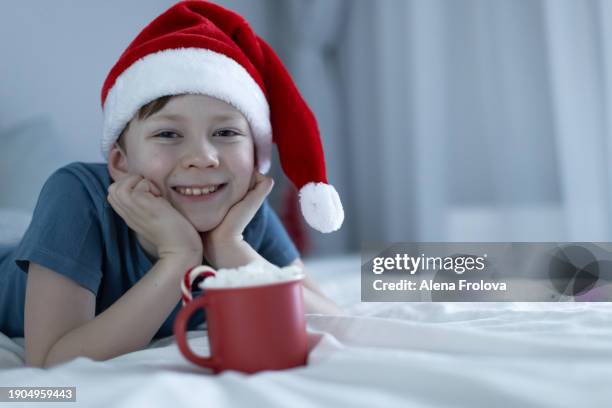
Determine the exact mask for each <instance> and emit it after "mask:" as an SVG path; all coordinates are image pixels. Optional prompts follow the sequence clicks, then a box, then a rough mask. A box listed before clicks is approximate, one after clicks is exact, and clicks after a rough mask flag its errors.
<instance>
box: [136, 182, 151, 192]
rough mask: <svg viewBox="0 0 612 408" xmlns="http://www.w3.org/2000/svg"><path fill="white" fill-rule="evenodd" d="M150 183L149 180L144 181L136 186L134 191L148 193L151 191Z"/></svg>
mask: <svg viewBox="0 0 612 408" xmlns="http://www.w3.org/2000/svg"><path fill="white" fill-rule="evenodd" d="M149 184H150V183H149V181H148V180H147V179H144V178H143V179H142V180H140V181H139V182H138V183H136V185H135V186H134V191H142V192H143V193H146V192H148V191H149Z"/></svg>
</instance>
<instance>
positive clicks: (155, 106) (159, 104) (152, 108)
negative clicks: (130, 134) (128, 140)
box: [117, 95, 176, 152]
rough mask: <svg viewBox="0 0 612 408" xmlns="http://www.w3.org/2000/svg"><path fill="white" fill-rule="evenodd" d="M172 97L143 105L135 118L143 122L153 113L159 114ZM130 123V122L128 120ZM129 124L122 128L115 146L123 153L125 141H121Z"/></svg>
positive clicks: (160, 98)
mask: <svg viewBox="0 0 612 408" xmlns="http://www.w3.org/2000/svg"><path fill="white" fill-rule="evenodd" d="M174 96H176V95H166V96H162V97H159V98H157V99H154V100H152V101H151V102H149V103H147V104H146V105H144V106H142V107H141V108H140V109H138V112H137V113H136V116H138V119H139V120H143V119H146V118H148V117H149V116H151V115H153V114H154V113H156V112H159V111H160V110H161V109H162V108H163V107H164V106H166V104H167V103H168V102H169V101H170V99H172V98H173V97H174ZM130 122H131V120H130ZM130 122H128V124H127V125H125V127H124V128H123V130H122V131H121V133H120V134H119V137H118V138H117V144H118V145H119V147H121V148H122V149H123V151H124V152H125V151H126V150H125V141H124V140H123V135H124V134H125V132H127V129H128V127H129V126H130Z"/></svg>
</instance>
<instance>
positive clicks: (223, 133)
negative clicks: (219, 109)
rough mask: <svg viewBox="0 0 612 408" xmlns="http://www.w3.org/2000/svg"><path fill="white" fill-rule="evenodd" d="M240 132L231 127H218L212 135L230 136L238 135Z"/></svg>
mask: <svg viewBox="0 0 612 408" xmlns="http://www.w3.org/2000/svg"><path fill="white" fill-rule="evenodd" d="M239 134H240V133H238V132H236V131H234V130H232V129H220V130H217V131H216V132H215V133H214V135H215V136H221V137H231V136H238V135H239Z"/></svg>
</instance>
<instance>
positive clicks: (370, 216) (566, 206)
mask: <svg viewBox="0 0 612 408" xmlns="http://www.w3.org/2000/svg"><path fill="white" fill-rule="evenodd" d="M173 3H174V2H173V1H166V0H146V1H144V0H142V1H130V2H125V1H119V0H109V1H104V2H99V1H76V0H74V1H68V0H56V1H53V2H48V1H43V0H39V1H30V2H11V3H6V4H4V5H3V9H2V13H0V38H1V40H0V48H1V51H2V52H1V55H2V56H1V57H0V58H2V60H1V63H0V142H1V144H0V146H2V149H1V151H0V207H6V208H22V209H24V210H27V211H31V210H32V209H33V207H34V204H35V203H36V198H37V196H38V192H39V190H40V187H41V186H42V183H43V182H44V180H45V179H46V177H48V175H49V174H50V173H51V172H52V171H53V170H54V169H55V168H57V167H60V166H61V165H64V164H67V163H69V162H71V161H87V162H100V161H103V159H102V156H101V154H100V152H99V137H100V132H101V125H102V114H101V108H100V96H99V95H100V88H101V86H102V82H103V80H104V78H105V76H106V74H107V72H108V70H109V69H110V68H111V66H112V65H113V63H114V62H115V61H116V59H117V58H118V56H119V55H120V54H121V52H122V51H123V49H124V48H125V47H126V46H127V44H128V43H129V42H130V41H131V40H132V39H133V38H134V36H135V35H136V34H137V33H138V32H139V31H140V30H141V29H142V28H143V27H144V26H145V25H146V24H147V23H148V22H149V21H150V20H151V19H152V18H154V17H155V16H157V15H158V14H160V13H161V12H162V11H164V10H165V9H166V8H167V7H169V6H170V5H171V4H173ZM217 3H219V4H221V5H223V6H225V7H228V8H230V9H232V10H234V11H236V12H238V13H240V14H242V15H243V16H245V17H246V18H247V20H249V21H250V23H251V25H252V26H253V28H254V29H255V31H256V32H258V33H259V34H260V35H261V36H262V37H263V38H264V39H266V40H267V41H268V42H269V43H270V44H271V45H272V46H273V47H274V48H275V49H276V50H277V52H278V54H279V55H280V57H281V59H283V61H284V62H285V64H286V65H287V68H288V69H289V71H290V72H291V74H292V75H293V77H294V79H295V81H296V84H297V85H298V88H299V89H300V90H301V92H302V94H303V95H304V97H305V99H306V100H307V101H308V103H309V104H310V106H311V108H312V110H313V111H314V113H315V115H316V116H317V118H318V120H319V126H320V129H321V134H322V140H323V145H324V149H325V152H326V158H327V169H328V178H329V180H330V182H331V183H332V184H334V185H335V186H336V188H337V190H338V191H339V193H340V196H341V197H342V199H343V203H344V206H345V212H346V220H345V224H344V226H343V228H342V229H341V230H340V231H338V232H336V233H333V234H328V235H323V234H319V233H317V232H314V231H313V230H310V229H309V228H308V227H303V228H304V229H303V231H304V233H305V234H306V239H307V242H306V244H308V245H307V247H305V248H304V255H306V256H308V255H311V256H317V255H331V254H338V253H346V252H355V251H359V248H360V245H361V242H363V241H375V242H376V241H611V240H612V228H611V226H610V217H611V215H610V209H611V204H612V189H611V188H610V180H611V168H612V167H611V166H610V158H611V157H612V148H611V147H610V146H611V143H610V135H611V130H612V122H611V118H612V104H611V100H612V99H611V98H610V96H612V80H611V76H610V75H611V74H610V73H611V72H612V70H611V69H612V2H610V1H607V0H377V1H375V0H240V1H238V0H236V1H217ZM298 137H299V135H298ZM272 174H273V175H274V176H275V177H276V179H277V185H276V187H275V190H274V192H273V193H272V195H271V201H272V203H273V205H274V207H275V208H276V209H277V210H278V211H279V212H280V213H285V212H286V210H287V206H288V202H289V201H288V198H287V197H288V196H287V194H289V192H290V191H291V190H290V185H289V184H288V182H287V181H286V179H284V176H283V175H282V171H281V170H280V168H279V166H278V162H276V163H275V165H274V166H273V169H272ZM286 222H290V223H291V222H294V221H291V220H288V221H286Z"/></svg>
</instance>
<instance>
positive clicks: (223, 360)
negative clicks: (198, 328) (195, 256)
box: [174, 267, 308, 374]
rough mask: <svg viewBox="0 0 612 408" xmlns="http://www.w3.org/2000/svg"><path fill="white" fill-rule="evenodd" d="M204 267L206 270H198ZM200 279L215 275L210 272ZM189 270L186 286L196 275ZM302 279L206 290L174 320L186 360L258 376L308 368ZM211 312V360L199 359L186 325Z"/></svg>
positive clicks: (177, 337)
mask: <svg viewBox="0 0 612 408" xmlns="http://www.w3.org/2000/svg"><path fill="white" fill-rule="evenodd" d="M199 268H202V267H199ZM206 269H207V270H205V272H203V273H201V274H200V275H199V276H202V275H203V276H204V278H206V277H207V276H212V275H214V271H213V270H212V268H206ZM192 270H193V269H191V270H189V271H187V273H186V275H185V279H184V281H189V282H191V281H193V280H194V279H195V277H196V276H192V275H193V274H191V275H190V272H192ZM302 280H303V278H296V279H293V280H290V281H283V282H277V283H268V284H261V285H254V286H244V287H227V288H204V293H203V294H202V295H201V296H200V297H198V298H196V299H193V300H190V299H189V298H188V299H187V300H188V301H187V302H185V297H184V299H183V300H184V302H183V303H184V304H183V308H182V309H181V310H180V311H179V312H178V314H177V316H176V319H175V321H174V334H175V336H176V340H177V344H178V347H179V350H180V351H181V353H182V354H183V355H184V356H185V357H186V358H187V360H189V361H191V362H192V363H194V364H196V365H198V366H200V367H206V368H210V369H212V370H213V372H214V373H215V374H216V373H219V372H221V371H224V370H236V371H241V372H244V373H255V372H258V371H263V370H282V369H286V368H292V367H298V366H302V365H305V364H306V359H307V357H308V336H307V333H306V320H305V317H304V298H303V293H302ZM199 309H202V310H206V321H207V329H208V342H209V345H210V356H198V355H196V354H195V353H194V352H193V351H192V350H191V348H189V344H188V343H187V338H186V331H187V323H188V322H189V319H190V318H191V316H192V315H193V313H194V312H195V311H197V310H199Z"/></svg>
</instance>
